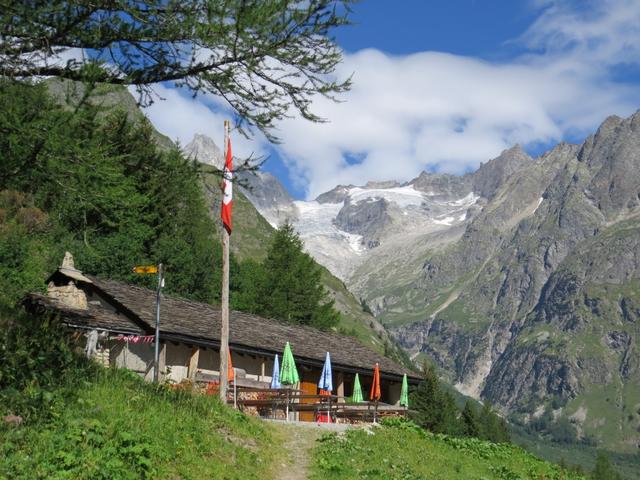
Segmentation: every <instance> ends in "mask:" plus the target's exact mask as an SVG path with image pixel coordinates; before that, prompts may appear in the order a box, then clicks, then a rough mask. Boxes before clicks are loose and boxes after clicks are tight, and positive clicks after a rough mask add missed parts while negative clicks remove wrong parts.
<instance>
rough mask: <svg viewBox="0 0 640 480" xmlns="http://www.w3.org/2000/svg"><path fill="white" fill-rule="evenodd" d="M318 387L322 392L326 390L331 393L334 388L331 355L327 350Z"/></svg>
mask: <svg viewBox="0 0 640 480" xmlns="http://www.w3.org/2000/svg"><path fill="white" fill-rule="evenodd" d="M318 388H319V389H320V394H322V393H323V391H324V392H326V393H327V394H330V393H331V391H332V390H333V377H332V375H331V356H330V355H329V352H327V356H326V357H325V359H324V366H323V367H322V373H321V374H320V381H319V382H318Z"/></svg>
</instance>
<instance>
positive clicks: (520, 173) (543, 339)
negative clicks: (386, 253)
mask: <svg viewBox="0 0 640 480" xmlns="http://www.w3.org/2000/svg"><path fill="white" fill-rule="evenodd" d="M516 160H517V159H516ZM490 166H491V162H490V163H489V164H487V165H486V166H484V167H481V169H480V170H479V171H478V172H476V174H480V173H482V176H483V177H484V178H483V179H482V180H478V179H477V177H475V175H476V174H474V175H473V176H474V177H475V178H473V179H472V180H473V185H474V191H477V192H479V193H481V194H482V196H483V198H484V199H486V202H487V203H486V204H485V205H484V206H483V208H482V210H481V212H479V213H478V215H476V216H475V218H474V219H473V220H472V221H471V222H470V223H469V224H468V225H467V226H466V228H465V231H464V233H463V234H462V236H461V237H460V238H459V239H458V240H456V241H454V242H451V243H449V244H448V245H447V246H446V247H445V248H444V249H442V250H440V251H438V250H436V249H431V250H430V251H428V252H426V254H425V255H424V257H423V258H422V259H419V258H416V259H415V261H417V262H419V263H420V264H421V265H422V271H421V272H420V274H419V275H418V276H417V277H416V278H415V279H414V280H413V281H412V282H410V284H409V285H407V286H406V287H405V288H409V286H413V287H414V288H416V289H417V290H419V291H420V292H421V293H422V296H420V297H418V296H415V297H414V298H413V299H411V300H410V304H409V309H410V310H414V311H415V310H418V311H420V312H421V313H420V314H419V315H417V316H421V317H422V318H417V319H415V317H414V318H408V317H409V316H407V317H405V318H403V317H402V315H400V314H397V313H396V312H395V311H394V309H395V308H397V307H396V305H398V304H402V302H403V298H402V297H396V296H393V297H392V298H393V301H391V302H390V301H388V300H387V302H386V303H385V304H384V305H385V307H384V309H383V310H382V311H381V312H380V314H381V315H380V316H381V318H382V319H383V320H384V319H385V317H386V318H387V323H389V322H393V323H394V325H391V328H392V331H393V332H394V334H395V335H396V338H397V339H398V340H399V341H400V343H401V344H402V345H403V346H404V347H405V348H406V349H407V350H408V351H409V352H411V354H412V355H413V356H414V357H415V358H420V357H429V358H432V359H435V361H436V362H438V363H439V364H440V365H441V366H442V367H443V368H444V371H446V372H448V375H449V378H450V380H451V381H452V382H453V383H455V384H456V386H457V387H458V389H459V390H461V391H463V392H465V393H468V394H470V395H473V396H475V397H478V398H483V399H487V400H490V401H491V402H493V403H494V404H495V405H497V406H499V407H501V408H502V409H503V410H504V411H505V412H511V413H513V412H522V413H525V414H526V413H531V412H533V411H535V410H536V409H539V408H540V407H541V406H544V405H546V404H547V403H548V402H549V400H550V399H553V398H555V399H556V404H557V403H560V404H561V405H563V407H562V413H561V414H562V415H566V416H567V417H569V418H571V419H572V421H573V422H574V423H575V424H576V427H577V430H578V433H579V434H580V435H587V434H588V435H591V436H593V437H595V438H596V439H597V438H599V439H600V440H603V441H605V442H606V443H608V444H610V445H615V446H616V447H617V448H623V449H625V448H626V449H633V448H636V447H637V444H638V442H639V435H638V431H637V429H638V428H640V415H639V413H640V412H638V407H640V390H639V389H638V379H640V371H639V370H638V365H639V363H640V354H639V352H638V347H639V345H640V343H639V341H640V340H639V339H640V324H639V323H638V317H637V312H638V306H639V304H638V302H639V299H640V290H639V287H640V208H639V205H640V202H639V199H640V196H639V195H640V183H639V180H640V178H639V177H640V114H636V115H634V116H633V117H631V118H629V119H626V120H623V119H620V118H617V117H611V118H609V119H607V120H606V121H605V122H604V123H603V125H602V126H601V127H600V129H599V130H598V132H597V133H596V134H595V135H593V136H590V137H589V138H588V139H587V140H586V141H585V142H584V143H583V144H582V145H580V146H576V145H566V144H561V145H559V146H557V147H556V148H554V149H553V150H552V151H550V152H549V153H547V154H546V155H544V156H542V157H540V158H538V159H536V160H528V159H526V158H524V157H522V158H521V160H520V161H517V162H515V163H512V162H509V166H508V168H501V169H500V170H499V171H501V173H502V177H500V176H499V175H498V176H495V175H493V174H491V175H489V174H487V173H486V171H485V172H483V170H484V169H485V168H488V167H490ZM496 178H498V179H500V181H499V182H497V181H494V180H495V179H496ZM405 298H406V296H405ZM383 303H384V302H383ZM409 309H407V310H409ZM634 375H635V380H633V379H632V378H633V376H634ZM578 411H580V415H577V412H578ZM605 424H606V425H607V428H606V429H603V428H602V426H603V425H605Z"/></svg>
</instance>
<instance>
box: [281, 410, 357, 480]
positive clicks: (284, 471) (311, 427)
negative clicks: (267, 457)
mask: <svg viewBox="0 0 640 480" xmlns="http://www.w3.org/2000/svg"><path fill="white" fill-rule="evenodd" d="M274 427H275V428H276V431H277V432H278V434H279V435H280V437H281V439H282V449H283V454H282V456H281V457H280V458H279V459H278V463H279V464H278V465H277V467H276V468H275V469H274V478H276V479H278V480H306V479H307V478H308V476H309V473H310V464H311V451H312V450H313V448H314V447H315V445H316V440H317V439H318V438H320V437H321V436H322V435H323V434H325V433H328V432H330V431H343V430H345V428H339V426H338V425H331V426H328V425H317V424H314V423H298V424H295V423H284V422H282V423H280V422H279V423H277V424H275V425H274ZM327 427H329V428H327ZM332 427H333V428H332ZM336 427H338V428H336ZM340 427H346V426H340Z"/></svg>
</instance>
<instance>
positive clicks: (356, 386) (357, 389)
mask: <svg viewBox="0 0 640 480" xmlns="http://www.w3.org/2000/svg"><path fill="white" fill-rule="evenodd" d="M362 400H363V398H362V387H361V386H360V377H359V376H358V374H357V373H356V378H355V380H354V381H353V395H352V396H351V401H352V402H353V403H359V402H362Z"/></svg>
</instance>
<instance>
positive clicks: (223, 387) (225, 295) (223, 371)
mask: <svg viewBox="0 0 640 480" xmlns="http://www.w3.org/2000/svg"><path fill="white" fill-rule="evenodd" d="M228 148H229V120H225V121H224V158H227V149H228ZM221 297H222V299H221V303H222V307H221V310H222V312H221V314H222V329H221V332H220V400H222V404H223V405H226V403H227V387H228V383H229V371H228V370H229V365H228V358H229V232H228V231H227V229H226V228H224V226H223V228H222V295H221Z"/></svg>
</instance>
